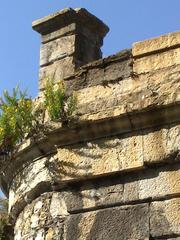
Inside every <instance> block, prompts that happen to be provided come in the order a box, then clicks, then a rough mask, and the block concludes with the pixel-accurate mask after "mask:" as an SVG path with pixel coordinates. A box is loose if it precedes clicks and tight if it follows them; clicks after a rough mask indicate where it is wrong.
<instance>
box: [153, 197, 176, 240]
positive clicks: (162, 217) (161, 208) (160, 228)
mask: <svg viewBox="0 0 180 240" xmlns="http://www.w3.org/2000/svg"><path fill="white" fill-rule="evenodd" d="M150 232H151V235H152V236H153V237H162V236H172V235H176V234H177V235H180V198H174V199H170V200H166V201H160V202H153V203H151V204H150Z"/></svg>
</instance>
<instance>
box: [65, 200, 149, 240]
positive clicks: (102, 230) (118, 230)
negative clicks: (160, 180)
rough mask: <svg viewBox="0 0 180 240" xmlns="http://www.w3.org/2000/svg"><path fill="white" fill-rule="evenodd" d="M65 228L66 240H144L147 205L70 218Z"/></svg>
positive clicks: (101, 211)
mask: <svg viewBox="0 0 180 240" xmlns="http://www.w3.org/2000/svg"><path fill="white" fill-rule="evenodd" d="M66 228H67V229H66V238H65V239H67V240H76V239H79V240H80V239H81V240H85V239H87V240H90V239H97V240H102V239H109V240H124V239H127V240H132V239H134V240H140V239H142V240H145V239H148V237H149V229H148V228H149V216H148V204H141V205H136V206H126V207H117V208H111V209H105V210H100V211H95V212H90V213H85V214H78V215H74V216H70V217H69V219H68V221H67V223H66Z"/></svg>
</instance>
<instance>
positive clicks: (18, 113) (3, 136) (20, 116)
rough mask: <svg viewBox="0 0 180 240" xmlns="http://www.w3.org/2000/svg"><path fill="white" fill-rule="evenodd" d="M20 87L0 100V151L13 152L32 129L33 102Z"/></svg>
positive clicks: (5, 94) (5, 93) (5, 92)
mask: <svg viewBox="0 0 180 240" xmlns="http://www.w3.org/2000/svg"><path fill="white" fill-rule="evenodd" d="M26 97H27V95H26V92H22V91H20V90H19V88H18V87H16V88H15V89H13V94H12V95H10V94H9V93H8V91H4V96H3V97H2V98H0V150H1V151H5V152H11V151H12V150H13V147H14V145H16V144H18V143H20V142H21V141H22V140H23V139H24V138H25V136H26V134H28V133H29V132H30V131H31V129H32V124H33V115H32V109H33V105H32V100H31V99H27V98H26Z"/></svg>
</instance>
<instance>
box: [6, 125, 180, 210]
mask: <svg viewBox="0 0 180 240" xmlns="http://www.w3.org/2000/svg"><path fill="white" fill-rule="evenodd" d="M179 133H180V126H179V125H167V126H165V127H164V128H162V129H159V130H153V129H150V130H148V131H147V130H144V131H139V132H136V133H131V134H126V135H119V136H116V137H110V138H109V139H108V138H106V139H99V140H94V141H89V142H87V143H82V144H74V145H70V146H62V147H61V148H58V153H57V154H55V153H54V154H52V156H50V157H44V158H43V156H42V158H41V159H39V160H37V161H35V162H31V163H29V165H27V166H24V168H23V169H22V170H20V172H19V173H18V174H16V177H15V178H14V179H13V183H12V185H11V186H10V194H9V206H10V211H12V212H14V206H16V205H19V204H20V203H21V202H22V201H23V202H28V201H30V200H31V199H33V197H34V194H35V192H37V191H38V192H39V194H40V193H42V192H43V191H44V189H45V188H46V189H50V188H51V185H52V184H54V183H58V184H60V185H61V183H65V182H74V181H77V180H80V179H89V178H92V177H97V176H103V175H104V176H107V175H110V174H112V173H113V174H114V173H117V172H125V171H135V170H138V169H143V168H145V167H146V165H147V164H149V165H150V164H152V163H167V162H168V163H176V162H179V161H180V158H179V156H180V155H179V152H180V149H179V137H180V134H179ZM178 174H179V172H178V171H177V169H176V168H175V169H173V168H172V169H171V171H170V172H169V173H166V171H162V172H161V171H160V172H158V171H157V172H155V171H154V172H152V177H151V178H152V179H151V178H150V177H147V176H146V175H145V176H144V177H143V179H142V180H141V181H137V180H136V181H135V180H134V183H130V182H132V181H130V182H129V183H127V184H124V188H123V189H124V192H123V195H122V194H121V187H122V186H118V189H119V190H117V192H116V191H115V193H114V194H112V197H113V198H115V201H118V202H127V201H135V200H138V199H142V200H143V199H147V198H150V197H153V198H154V199H157V198H160V197H163V196H165V195H167V196H168V195H173V194H177V193H178V191H179V189H180V186H179V180H178V179H179V178H178ZM150 176H151V175H150ZM27 183H28V184H27ZM146 186H148V188H147V187H146ZM110 189H111V188H110ZM149 189H152V190H151V191H149ZM82 191H83V190H82ZM102 191H103V194H104V190H102ZM107 191H109V190H107ZM113 191H114V190H110V192H113ZM133 191H134V193H135V194H132V192H133ZM82 194H83V193H82ZM84 194H85V195H91V194H92V195H93V194H95V193H93V191H92V190H90V193H89V192H88V191H85V193H84ZM98 194H99V193H98V192H97V193H96V194H95V195H93V196H94V197H93V198H92V201H91V199H90V201H89V200H87V199H86V198H83V201H84V206H85V207H86V208H87V207H94V206H95V205H98V204H100V205H102V204H107V203H108V202H109V203H110V202H111V201H112V200H111V198H109V200H108V198H107V196H105V198H106V201H104V200H103V201H102V202H101V199H102V198H103V197H101V198H100V199H99V196H98ZM116 195H118V198H116ZM137 195H138V198H137ZM96 197H97V199H95V198H96Z"/></svg>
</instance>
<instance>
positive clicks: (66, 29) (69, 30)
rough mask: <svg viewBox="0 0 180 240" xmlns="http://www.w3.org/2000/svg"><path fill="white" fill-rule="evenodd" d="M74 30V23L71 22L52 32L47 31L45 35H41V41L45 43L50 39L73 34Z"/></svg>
mask: <svg viewBox="0 0 180 240" xmlns="http://www.w3.org/2000/svg"><path fill="white" fill-rule="evenodd" d="M75 31H76V24H75V23H72V24H69V25H68V26H65V27H62V28H60V29H58V30H56V31H54V32H51V33H48V34H46V35H42V36H41V42H42V43H47V42H50V41H53V40H55V39H58V38H60V37H62V36H68V35H71V34H73V33H74V32H75Z"/></svg>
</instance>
